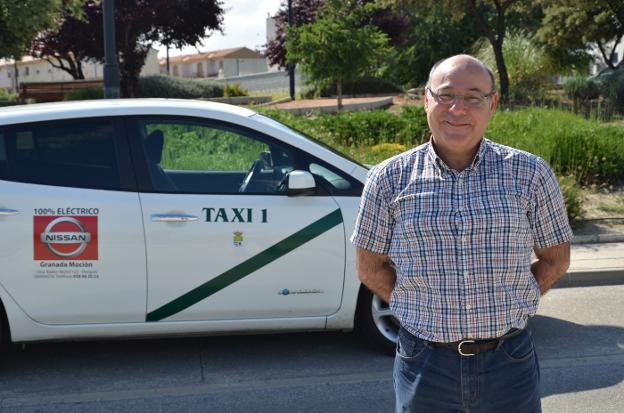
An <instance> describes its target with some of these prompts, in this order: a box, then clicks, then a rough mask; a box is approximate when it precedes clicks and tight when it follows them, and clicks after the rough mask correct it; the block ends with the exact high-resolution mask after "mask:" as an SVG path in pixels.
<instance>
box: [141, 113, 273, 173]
mask: <svg viewBox="0 0 624 413" xmlns="http://www.w3.org/2000/svg"><path fill="white" fill-rule="evenodd" d="M156 129H158V130H161V131H162V132H163V134H164V136H165V145H164V148H163V154H162V160H161V162H160V165H161V166H162V167H163V168H165V169H174V170H187V171H189V170H190V171H192V170H204V171H247V170H248V169H249V167H250V166H251V165H252V164H253V162H254V160H256V159H257V158H258V154H259V153H260V152H262V151H264V150H266V147H265V146H266V145H264V144H263V143H261V142H258V141H254V140H251V139H247V138H245V137H243V136H241V135H238V134H235V133H232V132H228V131H225V130H221V129H210V128H205V127H198V126H196V125H174V124H150V125H149V127H148V131H147V132H148V133H151V132H152V131H154V130H156Z"/></svg>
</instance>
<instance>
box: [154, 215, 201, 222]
mask: <svg viewBox="0 0 624 413" xmlns="http://www.w3.org/2000/svg"><path fill="white" fill-rule="evenodd" d="M151 218H152V222H191V221H197V220H199V218H198V217H196V216H195V215H187V214H152V215H151Z"/></svg>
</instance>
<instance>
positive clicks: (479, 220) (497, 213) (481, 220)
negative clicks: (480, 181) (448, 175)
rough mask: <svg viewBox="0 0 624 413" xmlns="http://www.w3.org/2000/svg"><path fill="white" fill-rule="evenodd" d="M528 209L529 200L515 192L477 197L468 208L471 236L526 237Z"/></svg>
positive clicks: (528, 229) (527, 233)
mask: <svg viewBox="0 0 624 413" xmlns="http://www.w3.org/2000/svg"><path fill="white" fill-rule="evenodd" d="M529 208H530V201H529V199H528V198H527V197H526V196H524V195H523V194H521V193H517V192H493V193H487V194H484V195H481V196H477V197H475V198H474V199H473V200H472V205H470V206H469V211H470V218H471V219H470V221H471V222H472V224H473V225H472V229H473V234H475V235H477V236H479V235H480V236H493V237H497V238H498V237H503V238H509V237H518V236H519V237H521V238H524V237H527V236H529V235H530V234H531V228H530V225H529V219H528V215H527V212H528V210H529Z"/></svg>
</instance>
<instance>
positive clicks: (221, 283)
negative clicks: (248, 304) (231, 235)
mask: <svg viewBox="0 0 624 413" xmlns="http://www.w3.org/2000/svg"><path fill="white" fill-rule="evenodd" d="M342 221H343V219H342V213H341V212H340V209H337V210H335V211H334V212H332V213H330V214H328V215H325V216H324V217H323V218H321V219H319V220H318V221H315V222H313V223H312V224H310V225H308V226H307V227H305V228H303V229H301V230H299V231H297V232H295V233H294V234H292V235H291V236H289V237H287V238H285V239H283V240H282V241H280V242H278V243H277V244H274V245H272V246H270V247H269V248H267V249H265V250H264V251H262V252H260V253H258V254H256V255H254V256H253V257H251V258H249V259H247V260H246V261H243V262H241V263H240V264H238V265H237V266H235V267H232V268H230V269H229V270H227V271H225V272H224V273H222V274H219V275H217V276H216V277H214V278H213V279H211V280H210V281H207V282H205V283H204V284H202V285H200V286H199V287H196V288H194V289H192V290H191V291H189V292H188V293H186V294H184V295H181V296H180V297H178V298H176V299H175V300H173V301H170V302H169V303H167V304H165V305H163V306H162V307H159V308H157V309H156V310H154V311H152V312H150V313H148V314H147V317H146V321H159V320H162V319H165V318H167V317H170V316H172V315H174V314H176V313H179V312H180V311H183V310H185V309H187V308H189V307H190V306H192V305H194V304H196V303H198V302H200V301H202V300H203V299H205V298H207V297H210V296H211V295H212V294H214V293H216V292H217V291H220V290H222V289H224V288H226V287H228V286H230V285H232V284H233V283H235V282H236V281H238V280H241V279H243V278H245V277H246V276H248V275H249V274H251V273H253V272H254V271H256V270H258V269H260V268H262V267H264V266H265V265H267V264H270V263H271V262H273V261H275V260H276V259H278V258H280V257H282V256H284V255H286V254H288V253H289V252H291V251H293V250H294V249H296V248H298V247H300V246H302V245H303V244H305V243H306V242H308V241H311V240H313V239H314V238H316V237H318V236H319V235H321V234H323V233H325V232H327V231H329V230H330V229H332V228H334V227H335V226H336V225H339V224H341V223H342Z"/></svg>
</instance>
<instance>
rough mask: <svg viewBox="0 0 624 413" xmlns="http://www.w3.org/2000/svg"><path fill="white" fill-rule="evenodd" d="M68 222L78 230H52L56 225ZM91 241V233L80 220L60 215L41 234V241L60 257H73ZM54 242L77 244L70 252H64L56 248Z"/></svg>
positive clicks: (81, 251)
mask: <svg viewBox="0 0 624 413" xmlns="http://www.w3.org/2000/svg"><path fill="white" fill-rule="evenodd" d="M63 222H67V223H69V224H72V225H74V226H75V227H76V229H77V231H74V232H69V231H64V232H60V231H59V232H52V231H53V229H54V227H55V226H57V225H59V224H61V223H63ZM90 241H91V233H89V232H86V230H85V228H84V227H83V226H82V224H81V223H80V221H78V220H77V219H75V218H72V217H60V218H56V219H55V220H53V221H51V222H50V223H49V224H48V225H47V226H46V228H45V230H44V231H43V233H42V234H41V242H43V243H44V244H46V245H47V247H48V249H49V250H50V252H51V253H53V254H55V255H58V256H59V257H66V258H71V257H75V256H77V255H80V254H82V253H83V251H84V250H85V249H86V248H87V245H88V244H89V242H90ZM54 244H71V245H76V249H74V250H73V251H70V252H62V251H59V250H57V249H56V248H54Z"/></svg>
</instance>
